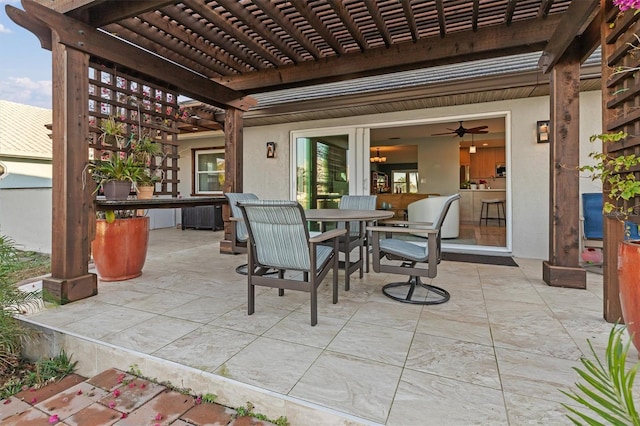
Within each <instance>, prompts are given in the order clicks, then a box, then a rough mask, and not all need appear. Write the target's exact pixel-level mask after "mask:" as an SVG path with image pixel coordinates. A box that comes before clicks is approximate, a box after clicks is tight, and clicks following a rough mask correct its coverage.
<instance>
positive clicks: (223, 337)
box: [153, 325, 257, 371]
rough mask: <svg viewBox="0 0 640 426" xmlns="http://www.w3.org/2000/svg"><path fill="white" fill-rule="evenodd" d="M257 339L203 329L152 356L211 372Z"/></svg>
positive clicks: (206, 326) (248, 335) (233, 332)
mask: <svg viewBox="0 0 640 426" xmlns="http://www.w3.org/2000/svg"><path fill="white" fill-rule="evenodd" d="M256 338H257V336H256V335H254V334H248V333H242V332H240V331H235V330H230V329H226V328H220V327H215V326H212V325H204V326H202V327H200V328H198V329H196V330H193V331H192V332H190V333H189V334H186V335H185V336H183V337H180V338H178V339H176V340H174V341H173V342H171V343H169V344H168V345H166V346H164V347H163V348H161V349H159V350H157V351H155V352H153V355H155V356H157V357H160V358H162V359H168V360H170V361H174V362H177V363H179V364H182V365H188V366H190V367H194V368H197V369H199V370H204V371H214V370H215V369H216V368H218V367H220V365H222V364H223V363H225V362H226V361H228V360H229V358H231V357H233V356H234V355H235V354H236V353H238V352H239V351H241V350H242V349H243V348H245V347H246V346H247V345H248V344H249V343H251V342H252V341H254V340H255V339H256Z"/></svg>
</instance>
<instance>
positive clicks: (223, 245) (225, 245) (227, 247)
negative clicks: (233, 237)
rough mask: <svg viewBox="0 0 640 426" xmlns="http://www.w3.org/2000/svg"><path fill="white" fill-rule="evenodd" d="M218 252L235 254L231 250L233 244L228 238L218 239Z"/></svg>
mask: <svg viewBox="0 0 640 426" xmlns="http://www.w3.org/2000/svg"><path fill="white" fill-rule="evenodd" d="M220 253H223V254H235V253H234V252H233V245H232V244H231V241H229V240H222V241H220Z"/></svg>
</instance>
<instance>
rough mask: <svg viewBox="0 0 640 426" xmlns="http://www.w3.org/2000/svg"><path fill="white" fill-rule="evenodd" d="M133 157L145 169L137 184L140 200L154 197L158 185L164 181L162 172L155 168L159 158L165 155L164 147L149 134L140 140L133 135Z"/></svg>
mask: <svg viewBox="0 0 640 426" xmlns="http://www.w3.org/2000/svg"><path fill="white" fill-rule="evenodd" d="M131 155H132V156H133V158H135V159H136V160H137V161H138V162H139V163H140V164H141V165H142V168H143V172H142V174H141V175H140V176H138V180H137V182H136V192H137V193H138V198H140V199H149V198H151V197H152V196H153V191H154V190H155V185H156V183H158V182H161V181H162V174H161V171H160V170H159V169H158V168H157V167H156V166H155V165H156V164H157V162H158V161H159V160H158V157H159V156H162V155H163V152H162V146H161V145H160V144H159V143H157V142H156V141H155V139H153V138H152V137H151V136H149V135H148V134H143V135H142V136H141V137H140V138H138V139H135V135H132V141H131Z"/></svg>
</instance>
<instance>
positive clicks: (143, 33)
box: [103, 20, 225, 78]
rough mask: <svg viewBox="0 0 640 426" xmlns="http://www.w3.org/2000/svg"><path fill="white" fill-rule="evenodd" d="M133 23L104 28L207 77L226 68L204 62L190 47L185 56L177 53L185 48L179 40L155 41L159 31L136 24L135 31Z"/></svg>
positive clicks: (217, 73)
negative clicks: (132, 27)
mask: <svg viewBox="0 0 640 426" xmlns="http://www.w3.org/2000/svg"><path fill="white" fill-rule="evenodd" d="M131 25H134V24H132V23H129V21H128V20H127V21H122V22H120V24H112V25H107V26H106V27H103V29H104V30H106V31H107V32H109V33H110V34H113V35H116V36H119V37H122V38H124V39H126V40H128V41H130V42H132V43H134V44H136V45H138V46H140V47H142V48H143V49H146V50H148V51H150V52H153V53H155V54H156V55H159V56H162V57H164V58H167V59H168V60H170V61H173V62H179V63H182V64H184V65H185V66H188V67H189V68H190V69H192V70H193V71H194V72H197V73H200V74H202V75H204V76H206V77H209V78H213V77H218V76H220V75H221V74H222V72H223V71H224V70H225V68H223V67H222V66H221V65H219V64H217V63H215V62H210V63H205V64H203V63H202V60H203V58H201V57H200V56H199V55H198V53H197V52H192V51H191V50H190V49H189V51H188V52H185V53H183V55H184V56H181V55H180V54H178V53H176V52H178V51H180V49H183V46H180V45H179V44H180V41H179V40H176V39H171V38H166V37H165V38H162V39H161V40H158V41H154V39H156V38H158V37H160V35H159V33H157V32H155V31H154V30H152V29H148V30H146V29H142V27H140V26H136V27H135V31H137V32H134V30H132V29H131ZM192 57H195V58H196V59H195V60H194V59H192ZM196 61H197V62H196Z"/></svg>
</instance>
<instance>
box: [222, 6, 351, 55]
mask: <svg viewBox="0 0 640 426" xmlns="http://www.w3.org/2000/svg"><path fill="white" fill-rule="evenodd" d="M216 1H217V3H218V4H219V5H220V6H222V7H223V8H225V9H226V10H227V11H229V12H230V13H231V14H233V15H234V16H236V17H237V18H238V19H240V20H241V21H242V22H244V24H245V25H246V26H247V27H249V28H251V29H252V30H253V31H254V32H255V33H256V34H258V35H259V36H260V37H262V38H263V39H264V40H266V41H267V42H268V43H269V44H271V45H272V46H275V47H276V48H277V49H278V50H280V51H281V52H282V53H283V54H284V55H286V56H287V57H288V58H289V59H290V60H291V61H292V62H293V63H294V64H295V63H298V62H302V61H304V58H303V57H302V55H300V54H299V53H298V52H297V51H296V50H295V49H292V48H291V47H289V45H288V44H287V43H282V42H281V40H280V39H279V38H278V37H276V35H275V34H274V33H273V31H271V30H270V29H269V28H268V27H267V26H265V25H264V24H263V23H262V22H261V21H260V20H259V19H258V18H256V17H255V16H254V15H253V14H252V13H251V12H249V11H248V10H247V8H245V7H243V6H242V5H241V4H240V2H238V1H237V0H216ZM329 1H336V0H329ZM340 4H342V3H340Z"/></svg>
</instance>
